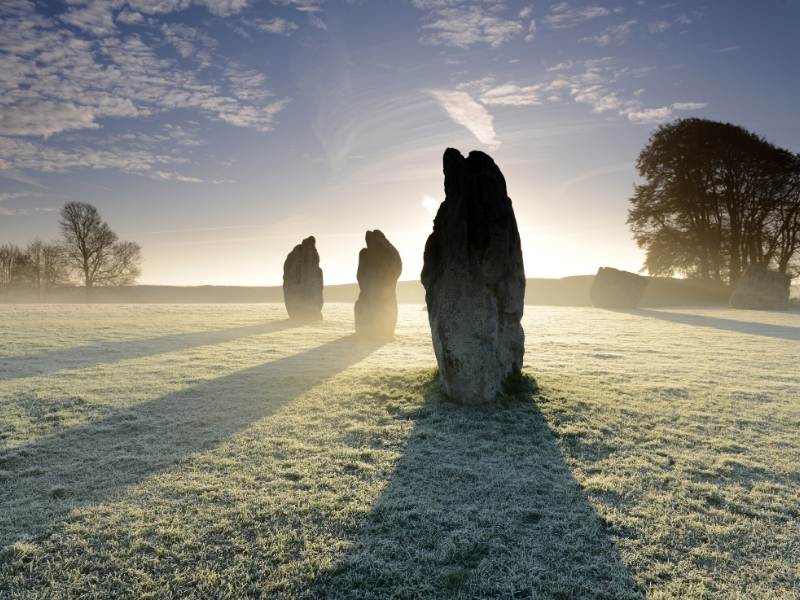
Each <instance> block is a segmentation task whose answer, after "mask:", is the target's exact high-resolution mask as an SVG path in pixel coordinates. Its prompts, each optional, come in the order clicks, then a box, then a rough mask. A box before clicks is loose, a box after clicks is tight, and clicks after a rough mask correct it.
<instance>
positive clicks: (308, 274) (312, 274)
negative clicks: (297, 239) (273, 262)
mask: <svg viewBox="0 0 800 600" xmlns="http://www.w3.org/2000/svg"><path fill="white" fill-rule="evenodd" d="M315 244H316V240H315V239H314V236H311V237H307V238H306V239H304V240H303V243H302V244H298V245H297V246H295V247H294V249H293V250H292V251H291V252H290V253H289V255H288V256H287V257H286V261H285V262H284V263H283V301H284V303H285V304H286V312H288V313H289V317H290V318H292V319H298V320H302V321H315V320H319V319H321V318H322V269H320V268H319V253H317V248H316V245H315Z"/></svg>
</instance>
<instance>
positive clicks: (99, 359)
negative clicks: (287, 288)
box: [0, 319, 299, 381]
mask: <svg viewBox="0 0 800 600" xmlns="http://www.w3.org/2000/svg"><path fill="white" fill-rule="evenodd" d="M298 326H299V324H298V323H296V322H294V321H291V320H290V319H282V320H280V321H272V322H268V323H261V324H258V325H246V326H244V327H232V328H230V329H217V330H211V331H196V332H191V333H177V334H173V335H163V336H158V337H151V338H144V339H136V340H122V341H112V342H100V343H98V344H91V345H87V346H78V347H74V348H65V349H62V350H52V351H47V352H41V353H38V354H29V355H26V356H12V357H7V358H0V381H3V380H10V379H20V378H23V377H33V376H36V375H49V374H50V373H55V372H56V371H62V370H67V369H84V368H88V367H93V366H95V365H100V364H109V363H114V362H117V361H120V360H126V359H130V358H141V357H144V356H152V355H154V354H163V353H166V352H177V351H179V350H187V349H189V348H195V347H198V346H210V345H213V344H222V343H224V342H231V341H233V340H236V339H239V338H243V337H247V336H251V335H260V334H263V333H273V332H276V331H282V330H284V329H289V328H291V327H298Z"/></svg>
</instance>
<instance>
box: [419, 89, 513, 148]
mask: <svg viewBox="0 0 800 600" xmlns="http://www.w3.org/2000/svg"><path fill="white" fill-rule="evenodd" d="M430 93H431V95H432V96H433V97H434V98H435V99H436V101H437V102H438V103H439V104H440V105H441V107H442V108H443V109H444V110H445V112H447V116H449V117H450V118H451V119H452V120H453V121H455V122H456V123H458V124H459V125H461V126H462V127H465V128H466V129H467V130H468V131H469V132H470V133H472V135H474V136H475V137H476V138H477V139H478V141H479V142H481V143H482V144H485V145H486V146H488V147H489V148H491V149H494V148H497V147H498V146H499V145H500V140H498V139H497V134H496V133H495V130H494V119H493V118H492V115H491V114H490V113H489V111H488V110H486V107H484V106H483V105H481V104H479V103H478V102H476V101H475V99H474V98H473V97H472V96H470V95H469V94H468V93H467V92H464V91H461V90H430Z"/></svg>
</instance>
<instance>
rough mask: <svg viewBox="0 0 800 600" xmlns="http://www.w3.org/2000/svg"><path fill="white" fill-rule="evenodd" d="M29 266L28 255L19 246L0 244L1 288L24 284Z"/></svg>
mask: <svg viewBox="0 0 800 600" xmlns="http://www.w3.org/2000/svg"><path fill="white" fill-rule="evenodd" d="M27 267H28V261H27V257H26V256H25V253H24V252H23V251H22V249H21V248H20V247H19V246H17V245H16V244H3V245H2V246H0V288H3V289H8V288H11V287H16V286H19V285H21V284H23V283H24V282H25V279H26V277H27V270H28V268H27Z"/></svg>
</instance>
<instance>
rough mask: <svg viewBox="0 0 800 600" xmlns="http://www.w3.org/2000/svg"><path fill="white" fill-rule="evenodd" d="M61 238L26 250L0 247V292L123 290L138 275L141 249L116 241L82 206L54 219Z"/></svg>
mask: <svg viewBox="0 0 800 600" xmlns="http://www.w3.org/2000/svg"><path fill="white" fill-rule="evenodd" d="M59 229H60V232H61V239H59V240H56V241H52V242H43V241H41V240H34V241H32V242H30V243H29V244H28V245H27V246H25V247H20V246H18V245H16V244H3V245H2V246H0V288H3V289H11V288H31V289H36V290H45V289H48V288H54V287H60V286H65V285H76V284H79V285H83V286H85V287H86V289H87V290H91V289H92V288H93V287H96V286H115V285H128V284H131V283H134V282H135V281H136V278H137V277H138V276H139V274H140V272H141V268H140V265H141V248H140V246H139V245H138V244H136V243H135V242H126V241H120V239H119V236H117V234H116V233H115V232H114V231H113V230H112V229H111V227H110V226H109V225H108V223H106V222H105V221H104V220H103V219H102V217H101V216H100V213H99V211H98V210H97V208H95V207H94V206H92V205H91V204H87V203H85V202H68V203H67V204H65V205H64V207H63V208H62V209H61V214H60V219H59Z"/></svg>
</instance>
